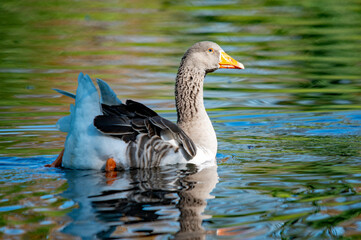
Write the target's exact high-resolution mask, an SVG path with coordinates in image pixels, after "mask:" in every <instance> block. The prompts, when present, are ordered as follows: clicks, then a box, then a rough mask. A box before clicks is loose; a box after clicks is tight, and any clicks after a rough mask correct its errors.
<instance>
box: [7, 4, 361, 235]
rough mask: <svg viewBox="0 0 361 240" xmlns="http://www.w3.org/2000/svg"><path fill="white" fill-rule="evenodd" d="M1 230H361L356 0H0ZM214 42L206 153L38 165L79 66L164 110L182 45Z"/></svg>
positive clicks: (57, 137) (61, 137)
mask: <svg viewBox="0 0 361 240" xmlns="http://www.w3.org/2000/svg"><path fill="white" fill-rule="evenodd" d="M0 19H1V21H0V36H1V37H0V96H1V97H0V238H2V239H360V238H361V57H360V56H361V44H360V43H361V2H360V1H359V0H346V1H336V0H328V1H324V0H321V1H311V0H305V1H284V0H280V1H267V0H260V1H212V0H208V1H195V0H189V1H159V0H155V1H142V0H139V1H138V0H136V1H86V0H79V1H70V0H69V1H66V0H60V1H56V2H53V1H37V0H34V1H22V0H19V1H10V0H3V1H2V2H1V4H0ZM202 40H211V41H215V42H217V43H218V44H219V45H221V46H222V48H223V49H224V50H225V51H226V52H227V53H228V54H230V55H231V56H232V57H234V58H235V59H236V60H238V61H240V62H242V63H243V64H244V65H245V67H246V69H245V70H242V71H238V70H218V71H216V72H215V73H212V74H209V75H208V76H207V77H206V82H205V90H204V94H205V105H206V108H207V111H208V113H209V116H210V118H211V120H212V122H213V125H214V127H215V130H216V133H217V138H218V144H219V146H218V155H217V162H218V167H217V168H206V169H202V170H199V169H198V170H197V169H195V168H194V166H187V167H182V168H180V167H177V166H169V167H163V168H156V169H149V170H131V171H126V172H118V173H117V175H111V176H107V175H106V174H105V173H103V172H97V171H75V170H64V169H52V168H45V167H44V165H45V164H47V163H50V162H52V161H53V160H54V159H55V157H56V156H57V154H58V153H59V152H60V151H61V149H62V148H63V143H64V141H65V137H66V136H65V134H64V133H61V132H59V131H58V130H57V129H56V122H57V120H58V119H59V118H60V117H62V116H65V115H66V114H68V112H69V104H70V103H72V100H71V99H68V98H66V97H63V96H60V95H59V94H58V93H56V92H54V91H53V90H52V88H59V89H64V90H66V91H70V92H75V89H76V86H77V82H76V79H77V75H78V74H79V72H84V73H87V74H89V75H90V76H91V77H92V78H93V79H95V78H101V79H103V80H105V81H107V82H108V83H109V84H110V85H111V86H112V87H113V89H114V90H115V91H116V93H117V94H118V97H119V98H120V99H134V100H137V101H141V102H143V103H144V104H146V105H147V106H149V107H151V108H153V109H154V110H156V111H157V112H158V113H160V114H161V115H162V116H164V117H166V118H168V119H170V120H173V121H175V120H176V112H175V108H174V79H175V74H176V72H177V68H178V65H179V62H180V58H181V57H182V55H183V53H184V51H185V50H186V49H187V48H188V47H189V46H191V45H192V44H194V43H195V42H198V41H202Z"/></svg>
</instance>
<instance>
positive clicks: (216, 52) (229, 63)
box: [181, 41, 244, 73]
mask: <svg viewBox="0 0 361 240" xmlns="http://www.w3.org/2000/svg"><path fill="white" fill-rule="evenodd" d="M181 65H183V66H187V67H190V68H193V69H197V70H201V71H205V73H209V72H213V71H215V70H217V69H219V68H237V69H244V66H243V64H242V63H240V62H237V61H236V60H234V59H233V58H232V57H231V56H229V55H228V54H227V53H226V52H225V51H224V50H223V49H222V48H221V47H220V46H219V45H218V44H217V43H214V42H210V41H203V42H198V43H196V44H194V45H193V46H192V47H190V48H189V49H188V50H187V51H186V53H185V54H184V56H183V58H182V63H181Z"/></svg>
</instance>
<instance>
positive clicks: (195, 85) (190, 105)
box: [175, 66, 207, 123]
mask: <svg viewBox="0 0 361 240" xmlns="http://www.w3.org/2000/svg"><path fill="white" fill-rule="evenodd" d="M205 74H206V73H205V71H202V70H199V69H195V68H187V67H182V66H181V67H180V69H179V71H178V74H177V79H176V86H175V95H176V96H175V97H176V107H177V116H178V123H181V122H189V121H192V120H197V119H198V120H199V118H202V117H204V116H207V114H206V111H205V108H204V103H203V80H204V77H205Z"/></svg>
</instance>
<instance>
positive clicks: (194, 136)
mask: <svg viewBox="0 0 361 240" xmlns="http://www.w3.org/2000/svg"><path fill="white" fill-rule="evenodd" d="M218 68H240V69H243V68H244V67H243V65H242V64H241V63H238V62H237V61H235V60H234V59H233V58H231V57H230V56H228V55H227V54H226V53H225V52H224V51H223V50H222V49H221V48H220V47H219V46H218V45H217V44H216V43H213V42H200V43H196V44H195V45H193V46H192V47H191V48H190V49H188V51H187V52H186V53H185V55H184V57H183V58H182V61H181V64H180V67H179V70H178V74H177V78H176V86H175V95H176V107H177V117H178V120H177V124H175V123H173V122H171V121H169V120H167V119H165V118H162V117H161V116H159V115H158V114H157V113H156V112H154V111H153V110H151V109H149V108H148V107H146V106H144V105H143V104H141V103H138V102H135V101H132V100H127V101H126V102H125V103H122V102H121V101H120V100H119V99H118V98H117V96H116V94H115V93H114V91H113V90H112V89H111V88H110V87H109V85H108V84H107V83H106V82H104V81H102V80H100V79H97V83H98V87H99V90H100V96H99V94H98V91H97V89H96V87H95V85H94V84H93V82H92V80H91V79H90V77H89V76H88V75H83V74H82V73H80V74H79V77H78V88H77V91H76V94H72V93H68V92H65V91H62V90H56V91H58V92H59V93H61V94H64V95H66V96H69V97H72V98H75V105H71V106H70V115H69V116H66V117H63V118H61V119H60V120H59V121H58V123H57V126H58V128H59V130H61V131H64V132H67V133H68V135H67V137H66V140H65V144H64V151H63V155H62V156H61V159H60V160H61V164H62V166H63V167H66V168H73V169H104V168H106V166H107V165H108V162H107V160H109V159H112V163H113V164H114V166H113V169H114V168H115V169H128V168H149V167H156V166H162V165H168V164H187V163H193V164H196V165H205V164H206V165H214V164H216V159H215V156H216V153H217V138H216V134H215V131H214V129H213V126H212V123H211V121H210V119H209V117H208V115H207V112H206V110H205V108H204V104H203V80H204V77H205V75H206V74H207V73H209V72H212V71H214V70H216V69H218Z"/></svg>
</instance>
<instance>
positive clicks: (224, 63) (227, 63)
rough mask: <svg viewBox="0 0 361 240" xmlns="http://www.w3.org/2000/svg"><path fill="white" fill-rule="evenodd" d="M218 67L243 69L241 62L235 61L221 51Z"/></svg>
mask: <svg viewBox="0 0 361 240" xmlns="http://www.w3.org/2000/svg"><path fill="white" fill-rule="evenodd" d="M219 68H237V69H244V66H243V64H242V63H240V62H237V61H236V60H234V59H233V58H232V57H231V56H229V55H228V54H227V53H225V52H223V51H222V52H221V61H220V62H219Z"/></svg>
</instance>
